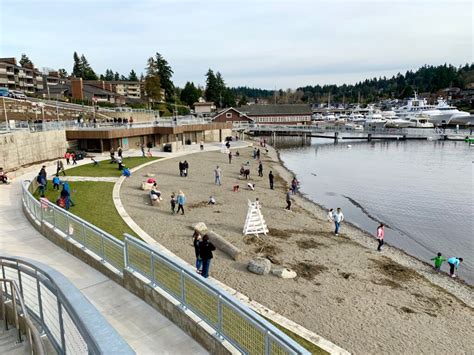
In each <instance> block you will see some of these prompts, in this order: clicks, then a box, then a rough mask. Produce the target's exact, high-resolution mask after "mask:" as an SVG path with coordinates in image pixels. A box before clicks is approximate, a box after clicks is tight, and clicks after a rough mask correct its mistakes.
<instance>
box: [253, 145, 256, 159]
mask: <svg viewBox="0 0 474 355" xmlns="http://www.w3.org/2000/svg"><path fill="white" fill-rule="evenodd" d="M253 158H254V159H257V148H253Z"/></svg>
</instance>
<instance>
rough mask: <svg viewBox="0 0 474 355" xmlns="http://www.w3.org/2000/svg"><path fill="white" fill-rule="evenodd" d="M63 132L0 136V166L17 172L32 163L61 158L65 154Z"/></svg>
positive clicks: (64, 135)
mask: <svg viewBox="0 0 474 355" xmlns="http://www.w3.org/2000/svg"><path fill="white" fill-rule="evenodd" d="M66 148H67V143H66V133H65V131H48V132H37V133H30V132H15V133H8V134H2V135H0V166H1V167H2V168H3V169H4V170H6V171H12V170H17V169H19V168H21V167H24V166H28V165H30V164H33V163H38V162H43V161H47V160H52V159H56V158H59V157H62V156H63V155H64V153H65V152H66Z"/></svg>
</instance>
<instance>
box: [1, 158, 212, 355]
mask: <svg viewBox="0 0 474 355" xmlns="http://www.w3.org/2000/svg"><path fill="white" fill-rule="evenodd" d="M37 170H38V171H39V166H38V169H35V170H34V172H32V173H29V174H25V175H23V176H21V177H19V178H16V179H15V180H14V181H13V182H12V184H10V185H1V186H0V251H1V252H2V253H5V254H10V255H12V256H23V257H27V258H30V259H33V260H37V261H40V262H42V263H44V264H47V265H49V266H51V267H53V268H55V269H56V270H58V271H59V272H61V273H62V274H63V275H64V276H66V277H67V278H68V279H69V280H70V281H71V282H72V283H73V284H74V285H75V286H76V287H77V288H78V289H79V290H81V292H82V293H83V294H84V296H86V298H87V299H88V300H89V301H90V302H91V303H92V304H93V305H94V306H95V307H96V308H97V309H98V310H99V312H101V313H102V315H103V316H104V317H105V318H106V319H107V321H108V322H109V323H110V325H112V326H113V327H114V328H115V329H116V330H117V332H118V333H119V334H120V335H121V336H122V337H123V338H124V339H125V341H127V342H128V344H129V345H130V346H131V347H132V348H133V349H134V350H135V351H136V352H137V353H138V354H152V353H160V354H206V353H207V352H206V351H205V350H204V349H203V348H202V347H201V346H200V345H199V344H198V343H197V342H195V341H194V340H193V339H192V338H191V337H189V336H188V335H187V334H186V333H184V332H183V331H182V330H181V329H180V328H178V327H177V326H176V325H174V324H173V323H172V322H171V321H170V320H168V319H167V318H166V317H164V316H163V315H161V314H160V313H159V312H157V311H156V310H155V309H154V308H152V307H151V306H149V305H148V304H147V303H145V302H144V301H143V300H141V299H140V298H138V297H136V296H135V295H133V294H132V293H130V292H128V291H127V290H125V289H124V288H122V287H121V286H119V285H118V284H116V283H115V282H113V281H112V280H110V279H108V278H107V277H106V276H104V275H103V274H101V273H100V272H98V271H97V270H95V269H93V268H91V267H90V266H88V265H87V264H85V263H84V262H82V261H80V260H79V259H76V258H75V257H74V256H72V255H71V254H69V253H67V252H66V251H65V250H63V249H61V248H60V247H58V246H56V245H55V244H53V243H52V242H50V241H49V240H47V239H46V238H45V237H43V236H42V235H41V234H40V233H39V232H38V231H37V230H36V229H34V227H33V226H31V225H30V223H29V222H28V220H27V219H26V217H25V216H24V215H23V211H22V207H21V180H24V179H31V178H34V176H35V174H36V171H37ZM53 170H55V168H54V166H52V165H51V166H50V167H49V168H48V169H47V171H48V174H49V173H52V172H53Z"/></svg>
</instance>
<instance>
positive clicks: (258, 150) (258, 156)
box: [257, 148, 260, 160]
mask: <svg viewBox="0 0 474 355" xmlns="http://www.w3.org/2000/svg"><path fill="white" fill-rule="evenodd" d="M257 159H258V160H260V148H259V149H257Z"/></svg>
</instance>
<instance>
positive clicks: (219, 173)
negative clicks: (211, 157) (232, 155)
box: [214, 165, 222, 186]
mask: <svg viewBox="0 0 474 355" xmlns="http://www.w3.org/2000/svg"><path fill="white" fill-rule="evenodd" d="M214 177H215V180H214V183H215V184H216V185H219V186H220V185H221V177H222V170H221V168H219V165H217V166H216V168H215V169H214Z"/></svg>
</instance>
